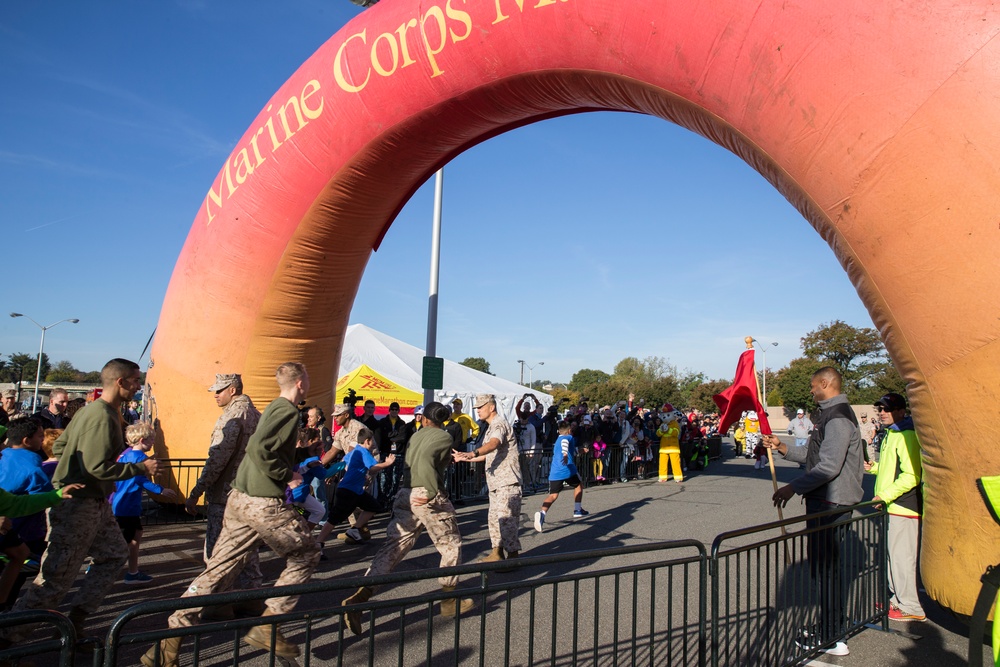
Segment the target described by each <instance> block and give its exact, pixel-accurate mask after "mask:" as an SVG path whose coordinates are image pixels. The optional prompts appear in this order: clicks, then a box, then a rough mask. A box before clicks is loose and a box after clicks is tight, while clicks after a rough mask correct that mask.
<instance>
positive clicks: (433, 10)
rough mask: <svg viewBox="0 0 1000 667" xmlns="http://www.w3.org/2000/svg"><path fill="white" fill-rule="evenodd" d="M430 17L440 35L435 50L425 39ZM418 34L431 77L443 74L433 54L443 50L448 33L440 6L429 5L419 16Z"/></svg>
mask: <svg viewBox="0 0 1000 667" xmlns="http://www.w3.org/2000/svg"><path fill="white" fill-rule="evenodd" d="M522 1H523V0H522ZM431 17H433V18H434V20H435V21H437V25H438V34H439V35H440V36H441V43H440V44H439V45H438V47H437V49H436V50H435V49H434V48H433V47H432V46H431V43H430V41H429V40H428V39H427V30H426V27H425V26H426V25H427V19H428V18H431ZM420 36H421V37H422V38H423V40H424V49H425V50H426V51H427V60H428V61H430V64H431V72H433V74H431V78H432V79H433V78H434V77H436V76H440V75H441V74H444V70H442V69H441V68H440V67H438V64H437V61H436V60H435V59H434V56H436V55H438V54H439V53H441V51H443V50H444V47H445V44H446V43H447V39H448V33H447V32H446V31H445V22H444V12H442V11H441V8H440V7H436V6H432V7H430V8H429V9H428V10H427V11H426V12H425V13H424V15H423V17H421V19H420Z"/></svg>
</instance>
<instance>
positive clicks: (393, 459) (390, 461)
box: [385, 454, 396, 465]
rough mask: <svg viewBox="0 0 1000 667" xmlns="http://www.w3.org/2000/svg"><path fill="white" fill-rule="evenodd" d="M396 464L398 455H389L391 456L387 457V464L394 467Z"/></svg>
mask: <svg viewBox="0 0 1000 667" xmlns="http://www.w3.org/2000/svg"><path fill="white" fill-rule="evenodd" d="M395 462H396V455H395V454H389V456H387V457H385V463H387V464H389V465H392V464H393V463H395Z"/></svg>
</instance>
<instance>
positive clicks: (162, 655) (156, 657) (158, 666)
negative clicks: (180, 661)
mask: <svg viewBox="0 0 1000 667" xmlns="http://www.w3.org/2000/svg"><path fill="white" fill-rule="evenodd" d="M156 649H157V645H156V644H153V645H152V646H151V647H150V648H149V650H148V651H146V654H145V655H143V656H142V658H140V662H142V664H143V665H144V666H145V667H177V654H178V653H180V650H181V638H180V637H170V638H169V639H164V640H163V641H161V642H160V644H159V654H157V650H156Z"/></svg>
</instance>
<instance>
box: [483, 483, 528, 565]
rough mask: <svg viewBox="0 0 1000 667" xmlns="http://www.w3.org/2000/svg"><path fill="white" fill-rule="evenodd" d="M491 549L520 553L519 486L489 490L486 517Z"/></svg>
mask: <svg viewBox="0 0 1000 667" xmlns="http://www.w3.org/2000/svg"><path fill="white" fill-rule="evenodd" d="M486 523H487V525H488V526H489V529H490V543H491V544H492V545H493V548H494V549H496V548H497V547H502V548H503V550H504V551H506V552H512V551H520V550H521V540H520V539H519V538H518V536H517V533H518V530H519V529H520V527H521V485H520V484H515V485H511V486H501V487H499V488H496V489H490V512H489V514H488V515H487V517H486Z"/></svg>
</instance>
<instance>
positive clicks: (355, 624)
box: [344, 586, 375, 635]
mask: <svg viewBox="0 0 1000 667" xmlns="http://www.w3.org/2000/svg"><path fill="white" fill-rule="evenodd" d="M374 592H375V591H373V590H372V589H370V588H368V587H367V586H362V587H361V588H359V589H358V590H357V592H355V593H354V595H352V596H351V597H349V598H347V599H346V600H344V606H345V607H346V606H347V605H350V604H361V603H362V602H368V600H369V599H370V598H371V596H372V594H373V593H374ZM347 627H349V628H350V629H351V632H353V633H354V634H356V635H360V634H363V633H364V631H365V629H364V627H363V626H362V625H361V612H360V611H349V612H347Z"/></svg>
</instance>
